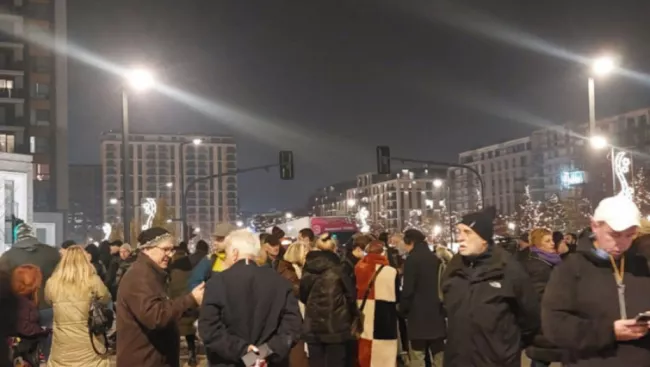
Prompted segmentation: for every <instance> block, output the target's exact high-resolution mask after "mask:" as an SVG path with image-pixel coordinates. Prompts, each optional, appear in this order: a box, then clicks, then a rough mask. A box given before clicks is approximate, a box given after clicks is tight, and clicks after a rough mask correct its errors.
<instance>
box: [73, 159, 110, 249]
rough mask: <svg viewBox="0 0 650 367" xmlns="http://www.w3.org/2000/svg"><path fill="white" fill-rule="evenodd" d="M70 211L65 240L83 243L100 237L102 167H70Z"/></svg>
mask: <svg viewBox="0 0 650 367" xmlns="http://www.w3.org/2000/svg"><path fill="white" fill-rule="evenodd" d="M70 177H72V178H73V179H72V180H70V209H69V210H68V225H67V235H66V238H68V239H73V240H75V241H79V243H85V242H86V241H88V240H89V239H90V238H93V239H94V240H98V239H99V238H100V237H99V236H101V235H102V231H101V226H102V223H104V222H103V219H104V218H103V217H104V215H103V213H102V166H101V165H99V164H79V165H71V166H70Z"/></svg>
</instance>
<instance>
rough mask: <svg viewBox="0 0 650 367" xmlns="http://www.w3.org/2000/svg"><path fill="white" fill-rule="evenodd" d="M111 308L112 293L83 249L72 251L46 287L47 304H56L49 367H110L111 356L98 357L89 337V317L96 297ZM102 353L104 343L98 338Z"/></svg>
mask: <svg viewBox="0 0 650 367" xmlns="http://www.w3.org/2000/svg"><path fill="white" fill-rule="evenodd" d="M93 295H94V296H96V297H98V298H99V299H100V301H101V302H104V303H106V304H108V303H109V302H110V300H111V296H110V293H109V292H108V289H107V288H106V286H105V285H104V283H103V282H102V280H101V279H100V278H99V276H98V275H97V273H96V272H95V268H94V267H93V265H92V264H91V263H90V258H89V256H87V254H86V252H85V251H84V249H83V248H81V247H80V246H72V247H69V248H68V249H67V250H66V251H65V253H64V254H63V257H62V258H61V262H59V265H58V266H57V267H56V269H55V270H54V273H52V277H51V278H50V279H49V280H48V281H47V284H46V285H45V300H46V301H47V302H48V303H50V304H52V308H53V310H54V324H53V327H52V332H53V335H52V352H51V354H50V358H49V360H48V361H47V366H48V367H109V366H110V362H109V359H108V356H100V355H97V353H95V351H94V350H93V347H92V345H91V344H90V337H89V335H88V313H89V310H90V302H91V300H92V297H93ZM94 344H95V346H96V348H97V349H98V351H100V352H104V341H103V340H102V339H101V337H94Z"/></svg>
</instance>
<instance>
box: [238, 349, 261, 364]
mask: <svg viewBox="0 0 650 367" xmlns="http://www.w3.org/2000/svg"><path fill="white" fill-rule="evenodd" d="M259 358H260V356H259V355H258V354H257V353H255V352H248V353H246V354H245V355H244V356H243V357H241V360H242V362H244V366H246V367H250V366H254V365H255V363H256V362H257V360H258V359H259Z"/></svg>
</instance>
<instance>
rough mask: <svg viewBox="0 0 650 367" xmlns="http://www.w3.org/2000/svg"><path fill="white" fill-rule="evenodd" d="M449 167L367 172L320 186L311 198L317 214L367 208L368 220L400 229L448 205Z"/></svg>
mask: <svg viewBox="0 0 650 367" xmlns="http://www.w3.org/2000/svg"><path fill="white" fill-rule="evenodd" d="M446 178H447V170H446V169H431V168H415V169H403V170H401V171H400V172H397V173H393V174H390V175H379V174H376V173H364V174H361V175H358V176H357V179H356V181H346V182H342V183H338V184H335V185H330V186H326V187H324V188H321V189H319V190H318V191H317V192H316V193H315V194H314V195H312V198H311V199H310V206H311V209H312V213H313V214H314V215H316V216H345V215H354V214H355V213H357V212H358V211H359V210H361V208H365V209H366V210H368V218H367V220H368V222H369V223H380V224H382V225H383V226H384V227H385V228H386V230H389V231H401V230H402V229H404V228H405V226H406V225H407V224H408V222H409V221H410V220H411V219H412V217H413V216H417V217H435V215H438V214H440V212H441V210H444V209H445V208H446V206H445V205H446V201H445V200H446V199H447V186H446V185H447V182H446Z"/></svg>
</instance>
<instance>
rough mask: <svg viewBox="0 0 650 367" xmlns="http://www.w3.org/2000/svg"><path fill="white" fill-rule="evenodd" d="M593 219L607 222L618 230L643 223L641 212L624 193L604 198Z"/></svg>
mask: <svg viewBox="0 0 650 367" xmlns="http://www.w3.org/2000/svg"><path fill="white" fill-rule="evenodd" d="M593 219H594V220H595V221H597V222H605V223H607V225H609V226H610V227H611V228H612V229H613V230H615V231H616V232H621V231H624V230H626V229H628V228H630V227H638V226H640V225H641V212H639V208H637V207H636V205H635V204H634V202H632V200H630V199H628V198H626V197H625V196H623V195H616V196H611V197H608V198H604V199H603V200H601V202H600V203H598V207H596V211H594V216H593Z"/></svg>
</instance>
